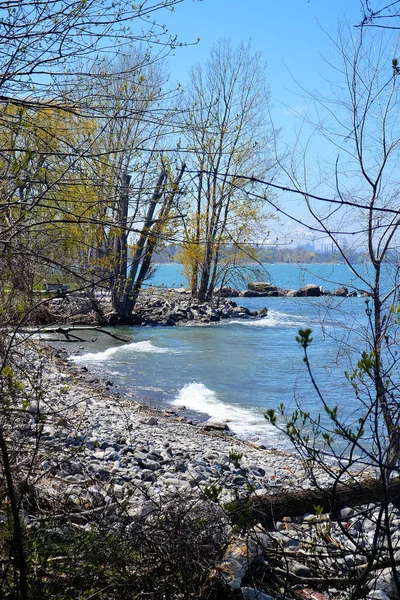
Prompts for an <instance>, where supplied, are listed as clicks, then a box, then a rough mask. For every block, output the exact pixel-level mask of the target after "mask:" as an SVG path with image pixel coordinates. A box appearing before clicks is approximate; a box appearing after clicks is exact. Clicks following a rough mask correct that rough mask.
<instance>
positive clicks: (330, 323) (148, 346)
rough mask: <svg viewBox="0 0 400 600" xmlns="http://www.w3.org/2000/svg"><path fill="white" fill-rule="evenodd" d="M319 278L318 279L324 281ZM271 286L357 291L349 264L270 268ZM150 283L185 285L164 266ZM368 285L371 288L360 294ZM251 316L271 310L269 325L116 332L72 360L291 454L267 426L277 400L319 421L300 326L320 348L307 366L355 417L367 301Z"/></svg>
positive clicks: (173, 268) (146, 397) (285, 306)
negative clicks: (355, 375)
mask: <svg viewBox="0 0 400 600" xmlns="http://www.w3.org/2000/svg"><path fill="white" fill-rule="evenodd" d="M321 277H322V280H321ZM260 279H263V280H271V281H273V282H274V283H275V284H277V285H280V286H281V287H283V288H298V287H300V286H301V285H303V284H304V283H318V284H319V285H322V286H323V287H324V288H325V289H331V290H333V289H335V287H337V286H338V285H339V284H340V283H349V284H351V281H352V275H351V273H350V271H349V270H348V269H347V267H345V266H344V265H335V266H333V265H307V267H306V270H303V269H301V268H299V267H297V266H293V265H286V264H285V265H268V274H267V273H264V274H263V276H262V277H260ZM152 283H153V284H155V285H161V284H164V285H166V286H167V287H170V286H172V285H175V286H179V285H181V284H183V283H184V277H183V276H182V275H181V274H180V271H179V267H178V266H177V265H162V266H160V268H159V270H158V272H157V273H156V275H155V277H154V279H153V282H152ZM364 287H365V286H364ZM237 301H238V303H240V304H242V305H245V306H247V307H249V308H251V309H258V308H261V307H262V306H267V308H268V310H269V313H268V316H267V317H266V318H264V319H255V320H232V321H228V322H222V323H218V324H213V325H209V326H186V327H144V328H141V327H120V328H118V332H119V333H122V334H124V335H125V336H127V337H128V338H129V342H127V343H125V344H123V343H121V342H118V341H116V340H113V339H112V338H109V337H108V336H100V335H99V337H98V340H97V341H96V342H94V343H91V344H90V345H89V344H88V345H85V347H83V348H81V349H80V355H79V356H76V357H75V360H76V362H77V363H78V364H80V365H82V366H83V365H84V366H87V367H88V368H89V369H90V371H91V372H93V373H94V375H97V376H101V377H103V378H104V377H107V378H112V379H114V380H115V381H116V382H117V383H118V385H119V386H120V389H122V391H124V392H125V393H130V394H132V395H133V396H134V398H135V399H136V400H138V401H144V402H147V403H153V404H156V405H158V406H171V405H172V406H173V405H175V406H182V405H184V406H186V408H187V409H188V414H189V415H190V416H191V417H193V416H197V417H198V418H206V417H208V416H210V417H212V418H213V419H214V420H218V421H221V420H225V419H228V420H229V427H230V428H231V429H232V430H233V431H234V432H235V433H236V434H237V435H238V436H239V437H241V438H243V439H248V440H252V441H257V442H258V443H263V444H265V445H266V446H267V447H279V448H289V447H290V444H289V442H288V441H287V440H286V438H285V437H284V436H282V435H281V434H279V433H278V432H277V430H276V429H275V428H273V427H272V426H271V425H269V424H268V423H267V422H266V420H265V418H264V416H263V415H264V412H265V410H266V409H268V408H276V407H277V406H278V405H279V404H280V403H281V402H283V403H284V404H285V405H287V406H289V407H292V408H295V406H296V402H297V403H300V405H301V406H302V408H303V409H304V410H309V411H311V412H312V413H313V414H317V413H319V412H320V410H321V406H320V402H319V400H318V398H317V395H316V393H315V391H314V390H313V388H312V386H311V384H310V381H309V378H308V375H307V373H306V370H305V365H304V362H303V360H302V359H303V354H302V349H301V347H300V346H299V344H298V343H297V342H296V339H295V338H296V335H297V332H298V330H299V329H300V328H305V327H310V328H311V329H312V330H313V338H314V341H313V343H312V345H311V347H310V360H311V362H312V364H313V368H314V370H315V375H316V377H317V380H318V383H319V385H320V386H321V389H322V391H323V393H324V395H325V397H326V398H327V400H328V403H329V404H330V405H331V406H334V405H336V404H338V405H339V407H340V410H341V411H343V413H344V414H345V415H347V416H349V417H351V415H352V414H356V409H357V405H356V403H355V401H354V397H353V394H352V392H351V390H350V388H349V384H348V383H347V381H346V379H345V377H344V375H343V372H344V370H345V369H346V368H349V357H350V356H351V355H354V352H356V353H358V354H359V353H360V352H361V351H362V350H363V349H365V348H366V346H365V341H364V340H365V333H366V327H367V316H366V312H365V309H366V303H365V298H361V297H357V298H346V299H342V298H340V299H339V298H330V297H322V298H314V299H313V298H242V299H237Z"/></svg>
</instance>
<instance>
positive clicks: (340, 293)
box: [333, 285, 349, 298]
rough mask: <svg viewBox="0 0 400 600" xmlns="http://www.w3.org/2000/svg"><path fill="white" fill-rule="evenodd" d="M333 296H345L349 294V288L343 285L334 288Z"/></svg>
mask: <svg viewBox="0 0 400 600" xmlns="http://www.w3.org/2000/svg"><path fill="white" fill-rule="evenodd" d="M333 295H334V296H341V297H343V298H344V297H346V296H348V295H349V290H348V289H347V287H345V286H344V285H342V286H340V287H338V288H336V290H335V291H334V292H333Z"/></svg>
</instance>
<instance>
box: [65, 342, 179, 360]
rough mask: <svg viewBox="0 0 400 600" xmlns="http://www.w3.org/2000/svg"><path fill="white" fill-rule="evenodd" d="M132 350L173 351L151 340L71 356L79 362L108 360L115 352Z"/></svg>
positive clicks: (148, 351)
mask: <svg viewBox="0 0 400 600" xmlns="http://www.w3.org/2000/svg"><path fill="white" fill-rule="evenodd" d="M131 352H141V353H146V354H165V353H166V352H173V350H170V349H169V348H159V347H158V346H154V345H153V344H152V343H151V342H150V340H145V341H143V342H132V343H131V344H124V345H122V346H116V347H115V348H107V350H104V351H103V352H88V353H87V354H82V356H73V357H71V358H72V360H74V361H75V362H77V363H85V362H102V361H104V360H108V359H109V358H110V357H112V356H114V355H115V354H130V353H131Z"/></svg>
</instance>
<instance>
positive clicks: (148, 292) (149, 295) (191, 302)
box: [30, 282, 367, 326]
mask: <svg viewBox="0 0 400 600" xmlns="http://www.w3.org/2000/svg"><path fill="white" fill-rule="evenodd" d="M327 295H329V296H334V297H340V298H345V297H353V296H357V292H356V291H354V290H353V291H352V290H349V289H348V288H346V287H339V288H337V289H336V290H334V291H333V292H330V291H325V290H323V289H322V288H321V287H320V286H318V285H314V284H307V285H305V286H304V287H302V288H299V289H297V290H284V289H282V288H280V287H277V286H276V285H274V284H272V283H269V282H255V283H249V284H248V289H246V290H238V289H236V288H231V287H222V288H219V289H216V290H215V295H214V298H213V299H212V300H211V301H210V302H199V301H197V300H196V299H193V298H192V297H191V295H190V293H189V292H188V290H186V289H185V288H177V289H167V288H157V287H154V288H147V289H143V290H142V291H141V293H140V295H139V298H138V301H137V304H136V306H135V309H134V312H133V314H132V317H131V319H130V321H129V324H131V325H143V326H146V325H150V326H151V325H163V326H175V325H188V324H189V325H190V324H199V325H205V324H209V323H216V322H219V321H222V320H224V319H249V318H250V319H251V318H263V317H266V316H267V314H268V308H267V307H262V308H261V309H259V310H253V311H252V310H250V309H248V308H246V307H244V306H240V298H268V297H270V298H271V297H288V298H291V297H296V298H301V297H312V298H315V297H319V296H327ZM364 295H367V293H365V294H364ZM232 298H239V300H238V302H236V301H235V300H233V299H232ZM30 323H31V324H39V325H51V324H55V323H57V324H67V325H68V324H70V325H74V324H79V325H101V326H105V325H118V324H120V319H119V316H118V315H117V314H116V313H115V312H114V311H113V309H112V305H111V298H110V295H109V293H107V292H104V291H103V292H100V291H99V292H97V293H96V294H95V295H91V296H90V295H88V294H82V293H74V292H68V293H67V294H61V297H54V298H49V301H48V302H47V303H45V304H42V305H41V306H40V307H38V308H37V309H35V310H34V311H33V312H32V315H31V317H30Z"/></svg>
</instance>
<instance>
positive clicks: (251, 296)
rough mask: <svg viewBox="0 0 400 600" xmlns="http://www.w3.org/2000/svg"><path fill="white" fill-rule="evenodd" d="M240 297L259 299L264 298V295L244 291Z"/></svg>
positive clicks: (240, 293)
mask: <svg viewBox="0 0 400 600" xmlns="http://www.w3.org/2000/svg"><path fill="white" fill-rule="evenodd" d="M239 296H240V297H241V298H258V297H259V296H263V293H262V292H256V291H255V290H242V291H241V292H239Z"/></svg>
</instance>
